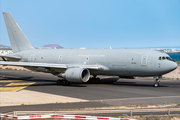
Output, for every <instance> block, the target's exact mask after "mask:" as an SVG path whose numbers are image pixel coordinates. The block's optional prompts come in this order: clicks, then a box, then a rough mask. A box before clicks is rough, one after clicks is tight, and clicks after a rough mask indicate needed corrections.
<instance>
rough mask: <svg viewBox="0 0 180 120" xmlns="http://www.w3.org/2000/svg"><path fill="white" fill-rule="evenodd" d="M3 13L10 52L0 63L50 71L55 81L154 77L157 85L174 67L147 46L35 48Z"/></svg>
mask: <svg viewBox="0 0 180 120" xmlns="http://www.w3.org/2000/svg"><path fill="white" fill-rule="evenodd" d="M3 16H4V20H5V24H6V27H7V32H8V35H9V39H10V42H11V47H12V51H13V54H10V55H0V57H2V59H3V60H4V61H1V62H0V64H1V65H12V66H23V67H25V68H27V69H30V70H33V71H39V72H45V73H52V74H53V75H55V76H57V77H59V79H58V80H57V84H61V85H67V84H69V83H72V82H82V83H83V82H88V81H93V82H99V81H100V79H99V78H98V77H97V75H108V76H119V77H120V78H129V79H133V78H135V77H153V78H154V80H155V83H154V86H155V87H158V86H159V82H160V80H159V79H160V78H161V77H162V75H163V74H166V73H168V72H171V71H173V70H174V69H176V68H177V63H176V62H174V61H173V60H172V59H171V58H170V57H169V55H167V54H166V53H162V52H159V51H155V50H149V49H35V48H34V47H33V46H32V44H31V43H30V42H29V40H28V39H27V37H26V36H25V34H24V33H23V32H22V30H21V29H20V27H19V26H18V24H17V23H16V22H15V20H14V19H13V17H12V16H11V14H10V13H9V12H3ZM91 76H92V77H91Z"/></svg>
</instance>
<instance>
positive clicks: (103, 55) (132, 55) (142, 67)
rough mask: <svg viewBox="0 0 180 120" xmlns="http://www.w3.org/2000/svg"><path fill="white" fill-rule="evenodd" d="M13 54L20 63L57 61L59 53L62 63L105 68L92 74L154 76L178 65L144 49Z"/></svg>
mask: <svg viewBox="0 0 180 120" xmlns="http://www.w3.org/2000/svg"><path fill="white" fill-rule="evenodd" d="M14 55H15V56H18V57H21V58H22V60H21V62H32V61H33V62H35V63H51V64H52V63H53V64H59V56H61V61H62V62H61V64H66V65H67V66H72V65H75V66H79V67H80V66H81V65H85V66H93V65H102V66H106V67H107V68H108V69H106V70H98V71H95V70H92V71H91V74H93V75H96V74H97V75H117V76H156V75H163V74H165V73H168V72H170V71H172V70H174V69H175V68H176V67H177V64H176V63H175V62H173V61H169V60H158V58H159V57H160V56H168V55H167V54H166V53H161V52H158V51H154V50H147V49H145V50H142V49H83V50H81V49H75V50H74V49H59V50H57V49H54V50H49V49H37V50H27V51H22V52H19V53H15V54H14ZM32 55H33V56H34V57H33V58H32ZM32 59H33V60H32Z"/></svg>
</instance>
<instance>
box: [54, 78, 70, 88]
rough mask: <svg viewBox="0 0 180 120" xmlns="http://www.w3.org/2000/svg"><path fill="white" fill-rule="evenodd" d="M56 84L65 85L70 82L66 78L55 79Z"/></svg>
mask: <svg viewBox="0 0 180 120" xmlns="http://www.w3.org/2000/svg"><path fill="white" fill-rule="evenodd" d="M57 84H58V85H64V86H66V85H69V84H70V83H69V82H68V81H67V80H64V79H62V80H61V79H59V80H57Z"/></svg>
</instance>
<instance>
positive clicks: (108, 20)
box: [0, 0, 180, 48]
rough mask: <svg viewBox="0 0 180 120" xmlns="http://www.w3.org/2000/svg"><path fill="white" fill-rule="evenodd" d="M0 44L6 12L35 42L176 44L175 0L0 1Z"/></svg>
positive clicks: (179, 22)
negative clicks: (4, 13) (3, 13)
mask: <svg viewBox="0 0 180 120" xmlns="http://www.w3.org/2000/svg"><path fill="white" fill-rule="evenodd" d="M0 12H1V14H0V26H1V29H0V30H1V32H0V38H1V39H0V44H3V45H8V46H10V42H9V38H8V34H7V30H6V27H5V23H4V19H3V15H2V12H10V13H11V15H12V16H13V17H14V19H15V20H16V22H17V23H18V24H19V26H20V27H21V29H22V30H23V32H24V33H25V35H26V36H27V38H28V39H29V41H30V42H31V43H32V44H33V45H34V46H35V47H41V46H43V45H45V44H54V43H55V44H59V45H61V46H63V47H66V48H80V47H85V48H109V47H110V46H111V47H112V48H147V47H173V46H174V47H176V46H180V0H0Z"/></svg>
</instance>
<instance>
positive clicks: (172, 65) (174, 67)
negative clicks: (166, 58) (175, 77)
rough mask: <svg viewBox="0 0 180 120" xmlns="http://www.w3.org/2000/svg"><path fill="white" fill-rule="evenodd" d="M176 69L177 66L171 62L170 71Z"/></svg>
mask: <svg viewBox="0 0 180 120" xmlns="http://www.w3.org/2000/svg"><path fill="white" fill-rule="evenodd" d="M177 67H178V64H177V63H176V62H173V63H172V64H171V69H172V70H174V69H176V68H177Z"/></svg>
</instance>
